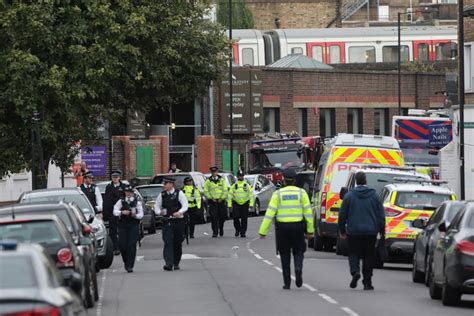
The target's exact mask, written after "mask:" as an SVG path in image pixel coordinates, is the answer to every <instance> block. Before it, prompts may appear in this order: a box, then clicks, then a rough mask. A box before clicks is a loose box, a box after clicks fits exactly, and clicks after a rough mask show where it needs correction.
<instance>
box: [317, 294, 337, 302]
mask: <svg viewBox="0 0 474 316" xmlns="http://www.w3.org/2000/svg"><path fill="white" fill-rule="evenodd" d="M319 296H321V297H322V298H323V299H325V300H326V301H327V302H329V303H331V304H338V303H337V301H336V300H335V299H333V298H332V297H331V296H329V295H327V294H324V293H319Z"/></svg>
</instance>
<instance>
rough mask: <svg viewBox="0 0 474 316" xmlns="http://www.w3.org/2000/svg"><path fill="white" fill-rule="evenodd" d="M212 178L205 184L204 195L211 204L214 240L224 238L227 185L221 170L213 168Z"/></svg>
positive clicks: (210, 211)
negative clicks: (220, 173) (218, 237)
mask: <svg viewBox="0 0 474 316" xmlns="http://www.w3.org/2000/svg"><path fill="white" fill-rule="evenodd" d="M209 170H211V176H210V177H209V178H208V179H207V180H206V182H205V183H204V195H205V196H206V199H207V201H208V203H209V213H210V214H211V226H212V238H216V237H217V234H218V233H219V236H221V237H222V236H224V223H225V220H226V217H227V207H226V200H227V184H226V182H225V180H224V178H222V177H221V176H220V175H219V168H217V167H212V168H210V169H209Z"/></svg>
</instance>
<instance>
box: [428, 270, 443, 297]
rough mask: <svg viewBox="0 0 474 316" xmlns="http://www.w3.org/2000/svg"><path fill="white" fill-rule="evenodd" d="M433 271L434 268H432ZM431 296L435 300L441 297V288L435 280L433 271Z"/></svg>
mask: <svg viewBox="0 0 474 316" xmlns="http://www.w3.org/2000/svg"><path fill="white" fill-rule="evenodd" d="M431 271H433V269H431ZM429 279H430V297H431V298H432V299H434V300H439V299H441V289H440V288H439V287H438V286H437V285H436V283H435V281H434V275H433V272H431V273H430V277H429Z"/></svg>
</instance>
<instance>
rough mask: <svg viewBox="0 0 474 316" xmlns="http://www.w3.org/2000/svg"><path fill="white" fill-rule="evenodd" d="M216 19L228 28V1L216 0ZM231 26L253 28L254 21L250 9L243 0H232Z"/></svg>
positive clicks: (234, 27)
mask: <svg viewBox="0 0 474 316" xmlns="http://www.w3.org/2000/svg"><path fill="white" fill-rule="evenodd" d="M217 21H218V22H219V23H220V24H222V25H224V26H225V28H227V29H228V28H229V1H228V0H218V1H217ZM232 28H233V29H253V28H255V22H254V19H253V15H252V11H250V9H249V8H248V7H247V5H246V4H245V3H244V2H243V0H233V1H232Z"/></svg>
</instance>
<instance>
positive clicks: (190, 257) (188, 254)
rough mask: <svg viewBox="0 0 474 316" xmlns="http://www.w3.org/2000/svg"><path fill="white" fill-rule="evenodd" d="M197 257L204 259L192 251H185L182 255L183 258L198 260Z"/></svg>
mask: <svg viewBox="0 0 474 316" xmlns="http://www.w3.org/2000/svg"><path fill="white" fill-rule="evenodd" d="M196 259H202V258H201V257H199V256H196V255H193V254H191V253H183V255H182V256H181V260H196Z"/></svg>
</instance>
